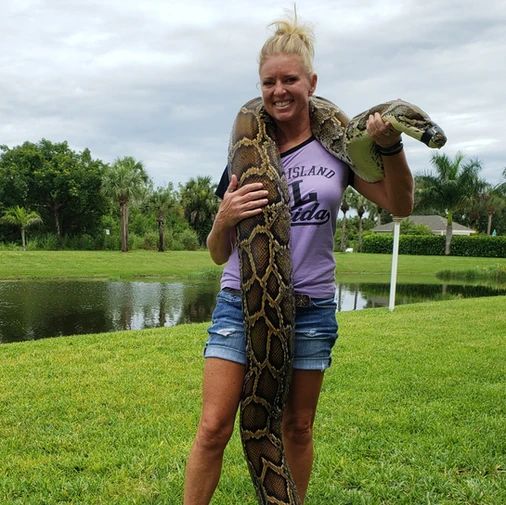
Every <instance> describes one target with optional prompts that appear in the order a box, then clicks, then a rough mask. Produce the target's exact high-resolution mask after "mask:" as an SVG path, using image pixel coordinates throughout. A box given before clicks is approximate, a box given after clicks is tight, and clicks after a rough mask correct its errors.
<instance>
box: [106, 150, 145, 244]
mask: <svg viewBox="0 0 506 505" xmlns="http://www.w3.org/2000/svg"><path fill="white" fill-rule="evenodd" d="M148 183H149V177H148V175H147V173H146V171H145V170H144V167H143V165H142V163H141V162H140V161H135V159H134V158H132V157H131V156H125V157H124V158H118V159H117V160H116V161H115V162H114V163H113V165H112V166H111V167H110V168H109V170H107V171H106V173H105V176H104V181H103V186H102V191H103V192H104V194H105V195H106V196H107V197H109V198H111V199H112V200H113V201H114V202H116V203H117V204H119V209H120V235H121V251H122V252H127V251H128V205H129V203H131V202H135V201H137V200H140V198H141V197H142V196H143V195H144V194H145V191H146V188H147V185H148Z"/></svg>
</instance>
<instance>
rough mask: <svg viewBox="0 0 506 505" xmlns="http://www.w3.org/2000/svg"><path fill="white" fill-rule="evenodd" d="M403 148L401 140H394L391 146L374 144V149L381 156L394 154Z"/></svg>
mask: <svg viewBox="0 0 506 505" xmlns="http://www.w3.org/2000/svg"><path fill="white" fill-rule="evenodd" d="M402 149H403V145H402V140H399V142H396V143H395V144H394V145H393V146H389V147H382V146H380V145H378V144H376V151H377V152H378V153H379V154H381V156H394V155H396V154H399V153H400V152H401V151H402Z"/></svg>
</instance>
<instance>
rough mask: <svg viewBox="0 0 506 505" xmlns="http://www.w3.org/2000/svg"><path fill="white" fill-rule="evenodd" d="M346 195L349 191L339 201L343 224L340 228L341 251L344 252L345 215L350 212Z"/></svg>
mask: <svg viewBox="0 0 506 505" xmlns="http://www.w3.org/2000/svg"><path fill="white" fill-rule="evenodd" d="M348 195H349V191H345V192H344V194H343V198H342V200H341V212H342V213H343V223H342V227H341V251H342V252H344V251H345V250H346V213H347V212H348V211H349V210H350V206H349V204H348V200H347V198H348Z"/></svg>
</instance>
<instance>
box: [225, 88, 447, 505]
mask: <svg viewBox="0 0 506 505" xmlns="http://www.w3.org/2000/svg"><path fill="white" fill-rule="evenodd" d="M377 111H378V112H380V113H381V114H382V117H383V118H384V119H385V120H388V121H389V122H390V123H391V124H392V126H393V127H394V128H395V129H396V130H398V131H400V132H404V133H406V134H408V135H410V136H412V137H414V138H417V139H418V140H421V141H423V142H425V143H426V144H427V145H428V146H430V147H441V146H442V145H443V144H444V143H445V141H446V137H445V136H444V133H443V132H442V130H441V128H439V126H437V125H436V124H435V123H433V122H432V121H431V119H430V118H429V116H428V115H427V114H426V113H425V112H423V111H422V110H421V109H419V108H418V107H416V106H414V105H411V104H409V103H407V102H404V101H401V100H395V101H392V102H387V103H385V104H381V105H378V106H377V107H373V108H371V109H369V110H367V111H365V112H363V113H362V114H359V115H358V116H356V117H354V118H353V119H352V120H350V121H349V120H348V118H347V117H346V116H345V114H343V113H342V111H341V110H340V109H339V108H338V107H336V106H335V105H334V104H332V103H331V102H329V101H328V100H325V99H324V98H320V97H312V98H311V99H310V118H311V129H312V132H313V134H314V135H315V137H316V138H317V139H318V140H319V141H320V142H321V143H322V145H323V146H324V147H325V149H326V150H328V151H329V152H330V153H331V154H333V155H334V156H335V157H336V158H338V159H340V160H342V161H344V162H345V163H347V164H348V165H349V166H350V167H351V168H352V169H353V170H354V171H355V172H356V173H357V175H359V176H360V177H362V178H363V179H364V180H366V181H369V182H374V181H378V180H380V179H381V178H382V177H383V165H382V161H381V157H380V156H379V155H378V154H377V153H376V151H375V149H374V143H373V142H372V140H371V139H370V138H369V137H368V135H367V132H366V127H365V123H366V121H367V118H368V116H369V114H371V113H374V112H377ZM228 170H229V175H232V174H235V175H236V176H237V178H238V181H239V187H240V186H242V185H244V184H249V183H252V182H262V183H263V186H264V189H266V190H267V191H268V196H267V199H268V203H267V205H266V206H265V207H263V210H262V213H261V214H258V215H257V216H254V217H251V218H247V219H244V220H242V221H241V222H240V223H239V224H238V225H237V244H236V245H237V248H238V253H239V262H240V271H241V292H242V305H243V313H244V328H245V333H246V341H247V349H246V351H247V357H248V363H247V366H246V372H245V378H244V384H243V390H242V395H241V404H240V432H241V440H242V444H243V449H244V452H245V455H246V460H247V463H248V468H249V471H250V474H251V477H252V480H253V484H254V487H255V490H256V492H257V496H258V500H259V503H260V504H261V505H268V504H276V505H299V504H300V503H301V501H300V498H299V496H298V494H297V490H296V487H295V484H294V481H293V479H292V477H291V474H290V469H289V467H288V464H287V461H286V457H285V453H284V450H283V439H282V434H281V420H282V414H283V408H284V405H285V401H286V398H287V395H288V389H289V384H290V376H291V361H292V339H293V333H294V326H295V302H294V293H293V287H292V266H291V259H290V249H289V242H290V221H291V219H290V210H289V196H288V187H287V183H286V180H285V178H284V177H283V176H282V170H281V163H280V157H279V152H278V149H277V147H276V143H275V125H274V123H273V120H272V118H270V116H269V115H268V114H267V113H266V112H265V110H264V108H263V105H262V100H261V98H255V99H253V100H251V101H249V102H248V103H246V104H245V105H244V106H243V107H241V109H240V111H239V113H238V115H237V117H236V120H235V123H234V127H233V130H232V135H231V140H230V146H229V157H228Z"/></svg>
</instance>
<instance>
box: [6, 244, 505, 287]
mask: <svg viewBox="0 0 506 505" xmlns="http://www.w3.org/2000/svg"><path fill="white" fill-rule="evenodd" d="M391 261H392V260H391V256H390V255H389V254H344V253H336V264H337V267H336V277H337V278H338V279H340V280H348V281H351V280H354V279H360V280H362V281H377V282H388V281H389V279H390V277H389V276H390V266H391ZM475 267H481V268H496V267H497V268H499V267H500V268H506V259H504V258H499V259H498V258H464V257H457V256H455V257H453V256H450V257H441V256H409V255H402V256H400V258H399V280H400V281H401V282H408V281H410V282H440V281H439V280H438V279H437V278H436V273H437V272H439V271H441V270H451V271H456V272H458V271H465V270H469V269H473V268H475ZM221 270H222V268H221V267H219V266H217V265H214V264H213V262H212V261H211V259H210V257H209V253H208V252H207V251H169V252H165V253H157V252H151V251H132V252H129V253H120V252H113V251H25V252H23V251H0V279H3V280H8V279H48V278H95V279H133V278H136V279H141V278H144V279H149V278H156V279H174V278H184V277H188V276H194V277H199V278H200V277H202V276H211V277H217V276H219V275H220V273H221Z"/></svg>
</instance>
